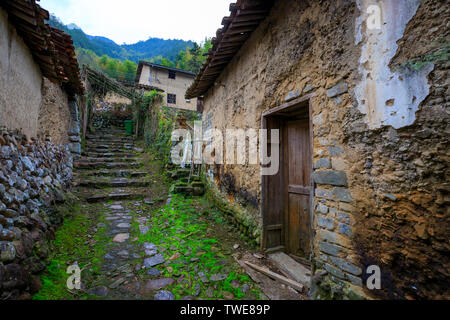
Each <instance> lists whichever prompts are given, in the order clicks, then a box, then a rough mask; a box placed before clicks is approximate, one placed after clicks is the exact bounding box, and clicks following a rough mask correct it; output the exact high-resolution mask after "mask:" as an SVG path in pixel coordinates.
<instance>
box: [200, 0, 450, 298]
mask: <svg viewBox="0 0 450 320" xmlns="http://www.w3.org/2000/svg"><path fill="white" fill-rule="evenodd" d="M380 3H381V4H382V5H381V8H382V10H387V11H390V12H391V11H392V10H393V9H395V10H394V11H393V12H391V13H390V14H384V15H383V19H384V20H382V22H383V23H386V25H383V26H382V28H384V29H385V28H388V29H389V30H385V31H386V34H384V36H386V37H387V38H388V39H387V40H386V41H382V40H380V42H378V43H375V42H374V36H375V34H373V35H371V34H370V32H369V33H367V30H366V29H367V28H366V22H363V21H362V20H363V18H364V17H365V16H366V15H365V12H364V11H361V10H364V9H365V8H367V4H366V1H359V2H358V3H357V2H354V1H343V0H341V1H301V2H299V1H276V3H275V5H274V7H273V8H272V10H271V13H270V15H269V16H268V18H267V19H266V20H265V21H264V22H263V23H262V24H261V25H260V26H259V27H258V29H256V31H255V32H254V33H253V34H252V36H251V37H250V39H249V40H248V41H247V42H246V43H245V44H244V45H243V47H242V48H241V50H240V51H239V52H238V53H237V54H236V55H235V57H234V59H233V60H232V61H231V63H230V64H228V66H227V67H226V68H225V69H224V71H223V72H222V74H221V75H220V77H219V78H218V79H217V80H216V83H215V85H214V86H212V87H211V88H210V89H209V90H208V91H207V93H206V94H205V96H204V116H203V122H204V129H205V130H206V129H219V130H223V131H225V130H226V129H230V128H242V129H246V128H254V129H258V128H261V114H262V113H263V112H265V111H268V110H270V109H272V108H275V107H278V106H280V105H282V104H283V103H285V102H287V101H292V100H293V99H296V98H299V97H302V96H305V95H307V94H312V98H311V104H312V119H311V122H312V124H313V126H314V129H313V157H314V159H313V163H314V171H315V172H314V181H315V199H314V207H313V208H314V225H313V233H314V238H313V244H312V245H313V249H314V250H313V257H312V261H313V264H314V268H313V269H314V271H315V272H316V273H317V275H318V276H317V277H313V287H314V290H313V295H314V296H315V297H316V298H318V297H320V298H338V299H339V298H343V297H353V298H358V297H362V296H365V297H384V298H392V299H405V298H424V297H428V298H442V297H444V296H445V294H446V293H445V290H444V289H445V288H448V285H449V283H448V277H447V271H446V270H448V269H449V268H450V264H449V260H448V251H449V249H450V248H449V245H448V241H446V239H447V237H448V228H449V225H448V223H449V217H448V210H446V208H447V207H448V192H449V188H448V183H447V182H446V180H447V178H446V176H447V175H448V165H447V163H448V149H449V146H448V137H447V136H446V132H448V122H449V116H448V112H447V111H446V108H448V99H449V91H448V90H449V89H448V78H449V77H448V67H449V64H448V58H447V57H448V43H449V36H448V31H447V30H448V21H449V14H448V12H444V11H443V10H442V8H445V7H446V3H445V1H431V0H428V1H411V2H409V1H398V2H395V4H396V6H395V8H392V5H393V2H392V3H391V2H389V1H380ZM358 4H359V5H358ZM394 12H396V13H398V14H394ZM437 17H439V18H437ZM393 24H395V26H396V27H395V28H390V26H391V25H393ZM384 29H382V30H384ZM355 30H360V32H361V33H360V34H359V33H358V32H356V33H355ZM355 43H356V45H355ZM381 43H383V45H385V46H386V47H384V46H383V45H382V44H381ZM370 50H373V51H374V54H375V53H376V52H378V51H379V50H381V51H382V52H380V53H379V54H378V55H376V56H372V57H370V56H369V55H368V53H369V51H370ZM380 57H381V59H380ZM371 61H372V62H373V63H374V64H373V65H372V66H370V63H371ZM376 61H379V62H380V63H382V66H377V65H376V63H375V62H376ZM366 62H368V63H366ZM369 67H373V68H374V70H373V71H372V72H370V71H368V70H369V69H368V68H369ZM370 86H373V89H374V91H373V92H374V93H375V92H376V95H375V96H376V97H373V99H372V95H370V94H369V93H370V92H369V93H368V92H367V90H366V89H365V88H368V87H370ZM412 91H414V92H416V94H415V95H413V94H411V92H412ZM371 112H375V114H376V117H372V116H371ZM207 173H208V176H209V177H210V180H211V181H212V182H214V183H215V184H216V185H217V186H218V187H219V189H220V190H221V191H222V194H223V197H224V198H228V199H229V201H231V202H232V203H239V204H240V205H241V207H242V208H244V209H246V210H247V212H248V213H249V214H250V216H252V217H253V219H254V221H255V223H254V225H259V226H260V225H261V219H262V217H261V215H260V210H261V206H262V204H261V176H260V168H259V166H254V165H248V164H247V165H233V166H232V165H215V166H210V167H209V168H208V170H207ZM247 208H248V209H247ZM370 265H378V266H380V268H381V270H382V279H383V280H382V288H383V290H375V291H370V290H368V289H366V287H365V283H366V279H367V278H368V274H367V273H366V270H367V267H368V266H370Z"/></svg>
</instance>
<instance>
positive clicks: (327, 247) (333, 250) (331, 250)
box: [319, 242, 344, 257]
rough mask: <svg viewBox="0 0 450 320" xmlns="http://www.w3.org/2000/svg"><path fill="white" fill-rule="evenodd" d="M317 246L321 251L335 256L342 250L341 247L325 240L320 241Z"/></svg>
mask: <svg viewBox="0 0 450 320" xmlns="http://www.w3.org/2000/svg"><path fill="white" fill-rule="evenodd" d="M319 247H320V250H321V251H322V252H324V253H326V254H329V255H332V256H336V257H337V256H338V255H339V253H341V252H342V250H344V248H342V247H339V246H336V245H334V244H331V243H327V242H320V243H319Z"/></svg>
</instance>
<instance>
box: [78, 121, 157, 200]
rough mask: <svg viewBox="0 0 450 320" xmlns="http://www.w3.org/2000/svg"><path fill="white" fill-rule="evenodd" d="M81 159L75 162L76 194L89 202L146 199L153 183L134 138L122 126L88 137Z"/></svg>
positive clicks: (103, 130) (100, 131)
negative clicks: (126, 133)
mask: <svg viewBox="0 0 450 320" xmlns="http://www.w3.org/2000/svg"><path fill="white" fill-rule="evenodd" d="M85 146H86V147H85V150H84V152H83V153H82V158H81V159H79V160H77V161H76V162H75V163H74V168H75V177H76V178H75V187H76V189H77V193H78V194H79V195H80V196H81V197H82V198H84V200H86V201H87V202H89V203H93V202H107V201H110V200H112V201H117V200H131V199H139V198H144V197H145V196H146V195H147V189H148V187H150V186H151V184H152V182H151V180H150V178H149V177H148V173H147V171H146V170H145V169H144V168H143V165H144V159H143V157H142V155H140V154H139V153H138V152H136V150H138V151H141V150H139V148H135V145H134V140H133V138H132V137H130V136H126V135H125V131H124V130H123V129H119V128H111V129H102V130H99V131H97V132H96V133H95V134H92V135H87V136H86V144H85Z"/></svg>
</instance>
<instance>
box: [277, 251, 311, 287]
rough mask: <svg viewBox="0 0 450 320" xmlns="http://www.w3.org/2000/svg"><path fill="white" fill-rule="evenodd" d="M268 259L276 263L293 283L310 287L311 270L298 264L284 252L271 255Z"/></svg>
mask: <svg viewBox="0 0 450 320" xmlns="http://www.w3.org/2000/svg"><path fill="white" fill-rule="evenodd" d="M269 258H270V259H271V260H272V261H274V262H275V263H276V265H277V266H278V268H279V269H280V270H282V271H284V272H286V273H287V274H288V276H289V277H290V278H292V279H294V280H295V281H297V282H299V283H301V284H302V285H304V286H306V287H310V285H311V270H310V269H308V268H306V267H305V266H304V265H302V264H300V263H298V262H297V261H295V260H294V259H292V258H291V257H290V256H288V255H287V254H285V253H284V252H277V253H272V254H270V255H269Z"/></svg>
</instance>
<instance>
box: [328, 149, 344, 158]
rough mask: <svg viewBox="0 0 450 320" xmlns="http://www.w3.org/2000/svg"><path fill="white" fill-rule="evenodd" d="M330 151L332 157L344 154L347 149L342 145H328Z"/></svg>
mask: <svg viewBox="0 0 450 320" xmlns="http://www.w3.org/2000/svg"><path fill="white" fill-rule="evenodd" d="M328 152H329V153H330V155H331V156H332V157H338V156H340V155H342V154H343V153H344V152H345V150H344V149H343V148H341V147H328Z"/></svg>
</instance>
